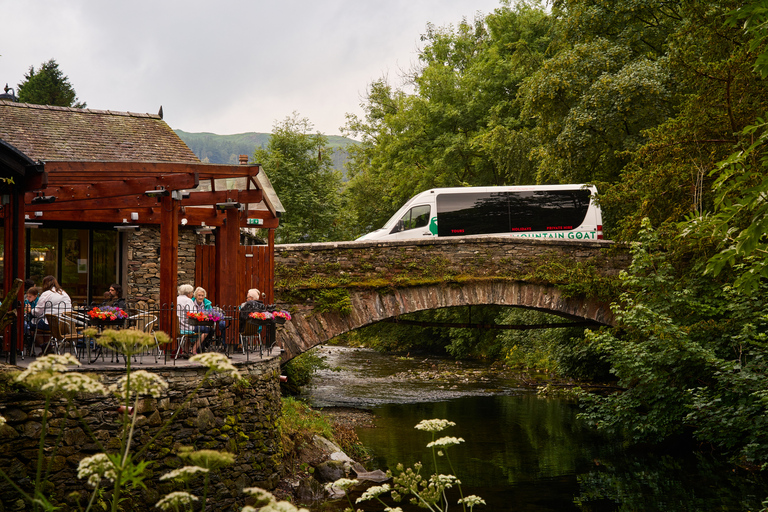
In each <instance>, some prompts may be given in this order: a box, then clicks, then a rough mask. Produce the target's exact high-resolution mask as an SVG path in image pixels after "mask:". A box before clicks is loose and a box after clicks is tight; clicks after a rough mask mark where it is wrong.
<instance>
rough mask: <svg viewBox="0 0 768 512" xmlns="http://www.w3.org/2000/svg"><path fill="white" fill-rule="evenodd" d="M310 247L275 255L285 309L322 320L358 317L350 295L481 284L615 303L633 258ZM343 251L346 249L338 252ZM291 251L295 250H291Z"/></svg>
mask: <svg viewBox="0 0 768 512" xmlns="http://www.w3.org/2000/svg"><path fill="white" fill-rule="evenodd" d="M343 245H344V244H305V245H302V246H299V245H294V246H284V248H282V249H281V248H279V247H278V248H277V250H276V258H275V259H276V266H275V277H276V294H277V299H278V301H280V302H282V303H288V304H300V303H306V302H307V301H311V302H313V303H314V304H315V309H316V311H318V312H332V311H333V312H338V313H342V314H344V313H348V312H349V311H351V303H350V299H349V297H350V296H349V292H348V291H347V290H354V289H368V290H376V291H378V292H380V293H382V294H386V293H389V292H391V291H393V290H395V289H402V288H410V287H417V286H425V285H433V284H438V283H441V284H445V283H448V284H450V283H456V285H457V286H462V285H465V284H468V283H469V282H480V281H525V282H529V283H536V284H548V285H554V286H557V287H558V288H559V289H560V290H562V292H563V295H564V296H566V297H585V298H590V299H596V300H600V301H611V300H613V299H615V298H616V297H618V293H619V290H620V279H619V277H618V274H619V270H620V269H622V268H624V267H625V266H626V264H627V262H628V258H627V256H626V252H625V251H624V250H623V249H622V248H620V247H617V246H614V245H610V244H595V243H591V244H585V243H578V244H574V243H570V244H541V243H537V244H531V243H524V244H521V243H519V242H517V241H516V240H512V241H510V239H505V240H503V241H501V242H500V241H498V240H496V239H490V240H478V241H475V242H474V243H455V242H454V243H453V244H429V245H427V244H407V245H406V244H393V245H388V246H382V244H377V245H375V246H371V245H372V244H367V245H361V244H357V245H351V243H350V244H347V246H343ZM339 246H342V247H339ZM286 247H290V250H288V249H286Z"/></svg>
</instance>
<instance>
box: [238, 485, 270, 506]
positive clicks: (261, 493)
mask: <svg viewBox="0 0 768 512" xmlns="http://www.w3.org/2000/svg"><path fill="white" fill-rule="evenodd" d="M243 492H244V493H245V494H250V495H251V496H253V497H255V498H256V500H257V501H258V502H259V503H262V502H264V501H267V502H269V501H276V498H275V495H274V494H272V493H271V492H269V491H265V490H264V489H262V488H261V487H244V488H243Z"/></svg>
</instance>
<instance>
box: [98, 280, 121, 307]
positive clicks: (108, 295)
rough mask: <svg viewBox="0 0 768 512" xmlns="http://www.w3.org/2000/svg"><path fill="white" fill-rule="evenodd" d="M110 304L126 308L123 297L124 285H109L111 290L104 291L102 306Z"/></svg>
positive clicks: (110, 305)
mask: <svg viewBox="0 0 768 512" xmlns="http://www.w3.org/2000/svg"><path fill="white" fill-rule="evenodd" d="M104 306H109V307H113V308H120V309H122V310H123V311H125V309H126V304H125V299H124V298H123V287H122V286H120V285H119V284H117V283H112V284H111V285H109V290H108V291H107V292H104V302H102V303H101V306H100V307H104Z"/></svg>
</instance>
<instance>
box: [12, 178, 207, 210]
mask: <svg viewBox="0 0 768 512" xmlns="http://www.w3.org/2000/svg"><path fill="white" fill-rule="evenodd" d="M104 178H105V177H104V176H102V177H101V178H100V180H99V181H98V182H89V183H88V184H73V185H62V186H48V187H46V188H45V190H42V191H41V192H43V194H42V195H47V196H54V197H56V203H55V204H61V203H62V202H64V201H79V200H90V199H94V198H108V197H120V196H131V195H134V194H136V195H143V194H144V192H145V191H147V190H153V189H157V188H160V187H163V188H166V189H168V190H183V189H189V188H196V187H197V186H198V184H199V183H200V180H199V178H198V176H197V174H196V173H189V174H177V175H172V174H166V175H162V176H154V177H149V178H135V177H133V176H131V177H130V178H126V177H125V175H123V176H122V177H120V176H117V177H116V179H113V180H105V179H104ZM36 195H37V194H35V193H32V192H28V193H27V194H26V203H27V204H29V203H30V202H31V201H32V198H34V197H35V196H36Z"/></svg>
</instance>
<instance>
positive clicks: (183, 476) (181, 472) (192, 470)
mask: <svg viewBox="0 0 768 512" xmlns="http://www.w3.org/2000/svg"><path fill="white" fill-rule="evenodd" d="M197 473H208V469H206V468H201V467H200V466H184V467H183V468H179V469H174V470H173V471H169V472H168V473H166V474H164V475H163V476H161V477H160V480H176V479H179V480H184V481H187V480H191V479H192V478H194V477H195V476H196V475H197Z"/></svg>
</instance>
